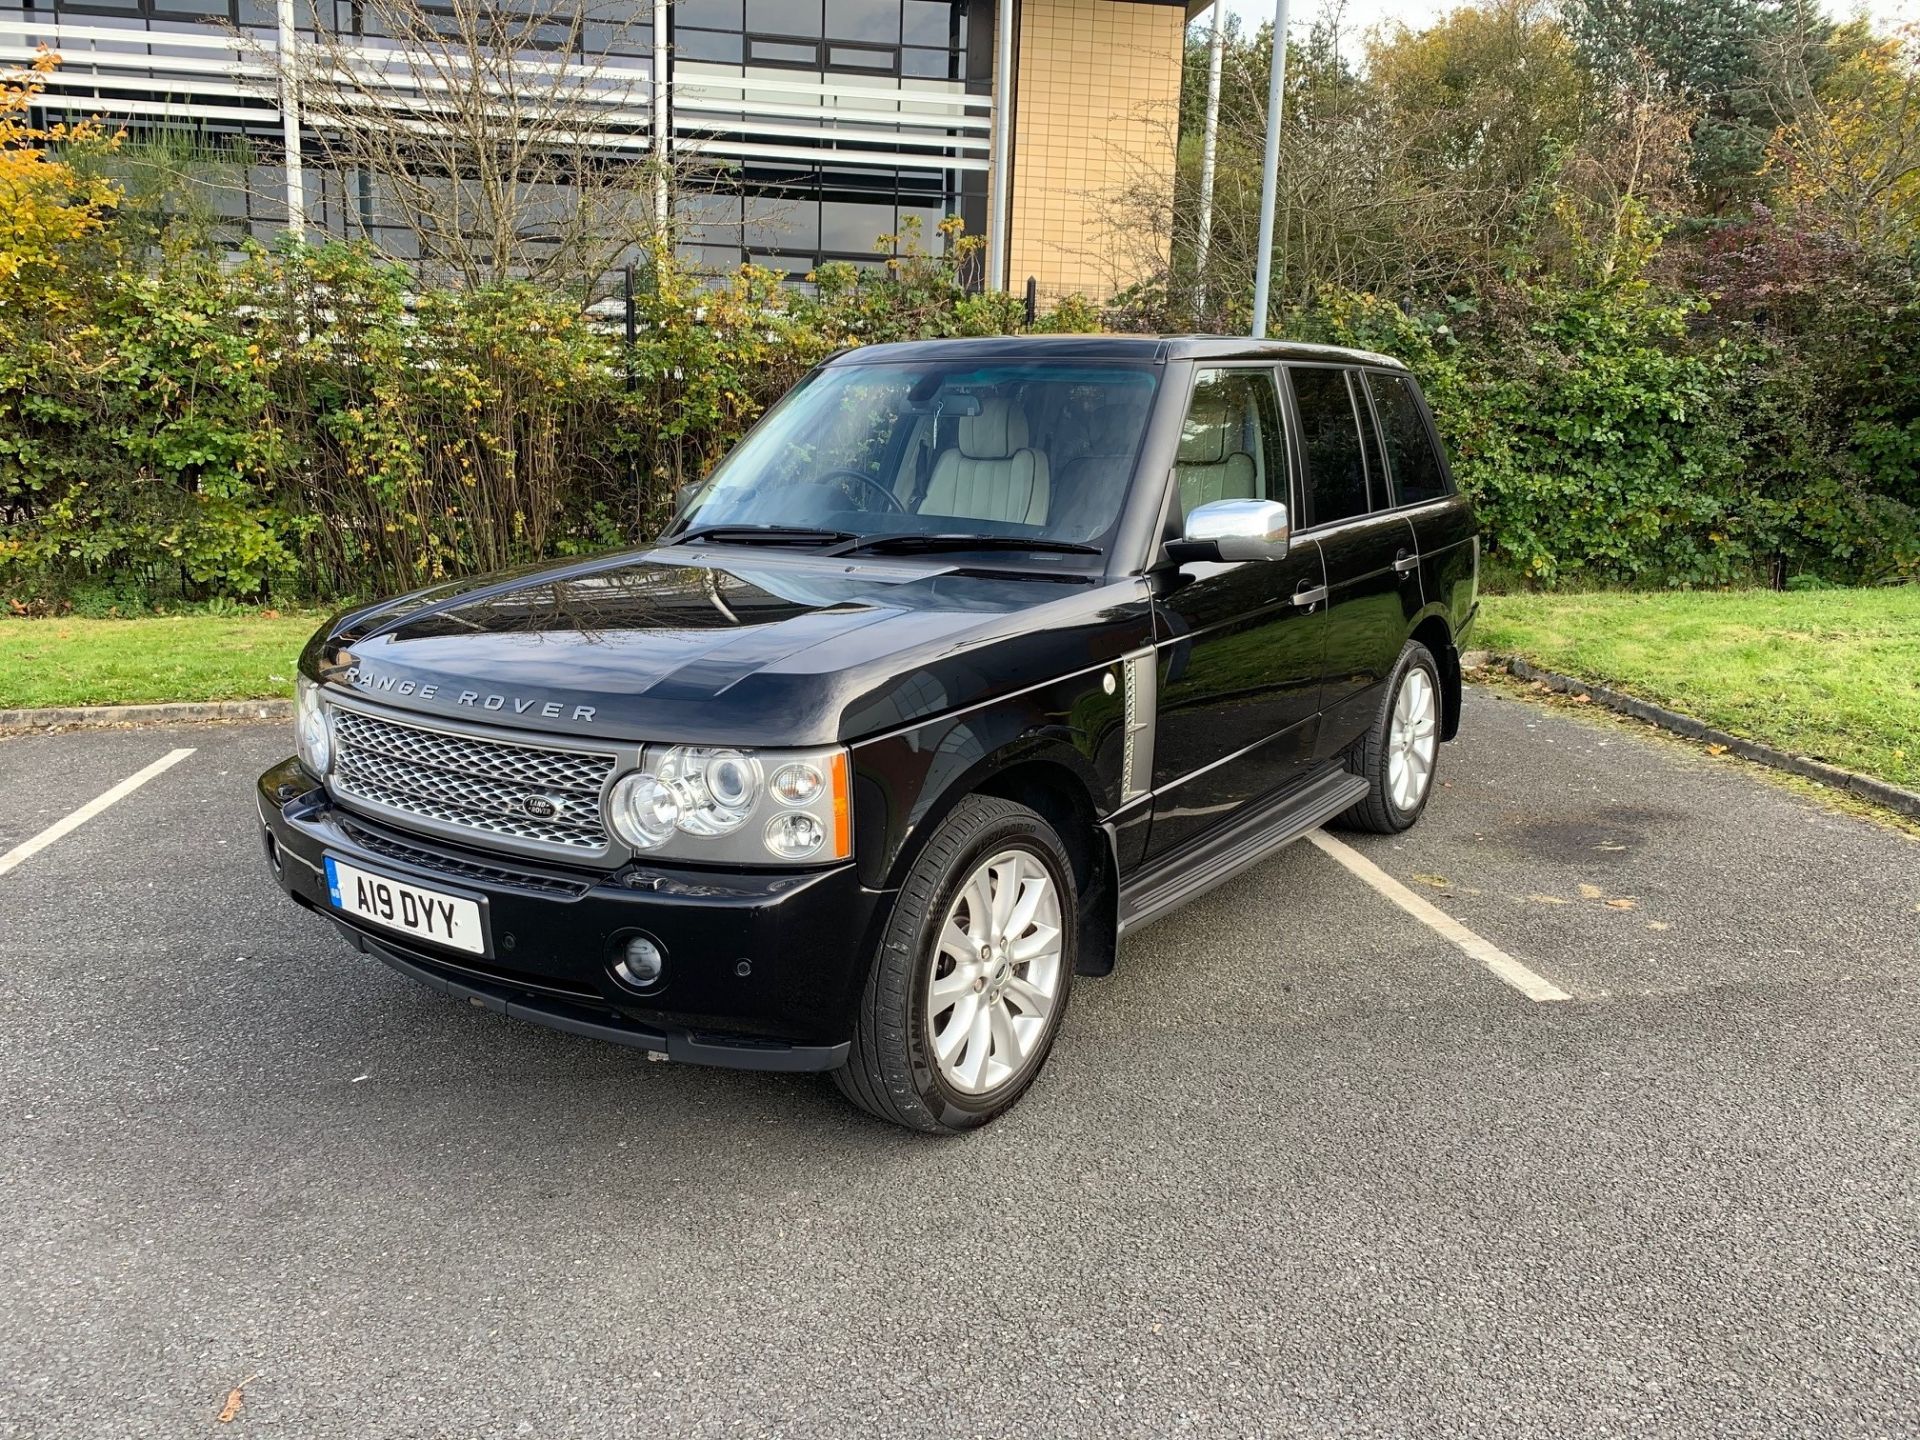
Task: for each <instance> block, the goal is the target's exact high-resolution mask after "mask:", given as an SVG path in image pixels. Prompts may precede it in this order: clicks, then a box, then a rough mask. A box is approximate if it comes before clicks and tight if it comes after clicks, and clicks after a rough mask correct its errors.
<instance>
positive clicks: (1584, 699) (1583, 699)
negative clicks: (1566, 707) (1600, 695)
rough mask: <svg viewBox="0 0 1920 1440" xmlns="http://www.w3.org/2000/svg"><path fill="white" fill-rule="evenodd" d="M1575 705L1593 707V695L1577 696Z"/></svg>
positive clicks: (1574, 698) (1574, 701)
mask: <svg viewBox="0 0 1920 1440" xmlns="http://www.w3.org/2000/svg"><path fill="white" fill-rule="evenodd" d="M1573 703H1574V704H1576V705H1591V704H1592V703H1593V697H1592V696H1591V695H1576V696H1574V697H1573Z"/></svg>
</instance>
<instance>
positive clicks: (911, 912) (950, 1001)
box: [834, 795, 1080, 1134]
mask: <svg viewBox="0 0 1920 1440" xmlns="http://www.w3.org/2000/svg"><path fill="white" fill-rule="evenodd" d="M1041 881H1044V882H1045V884H1044V885H1043V884H1040V883H1038V882H1041ZM977 883H979V884H984V890H982V889H976V888H975V886H976V884H977ZM1048 887H1051V889H1050V891H1049V889H1048ZM1002 895H1005V896H1007V897H1008V898H1007V900H1006V902H1005V904H1006V907H1007V908H1005V909H998V908H996V906H995V904H994V902H995V901H998V900H999V899H1000V897H1001V896H1002ZM976 897H979V899H978V900H976ZM1049 898H1051V901H1052V903H1051V904H1049ZM1078 900H1079V897H1078V894H1077V893H1076V891H1075V889H1074V885H1073V863H1072V861H1071V860H1070V859H1069V858H1068V856H1067V851H1066V847H1065V846H1064V845H1062V844H1061V842H1060V837H1059V836H1058V835H1057V834H1055V833H1054V830H1053V827H1052V826H1050V825H1049V824H1048V823H1047V822H1046V821H1045V820H1044V819H1042V818H1041V817H1040V816H1039V815H1038V814H1036V813H1035V812H1034V811H1032V810H1029V809H1028V808H1027V807H1026V806H1024V805H1017V804H1015V803H1014V802H1013V801H1011V800H1001V799H996V798H993V797H990V796H984V795H970V796H968V797H967V798H966V799H965V800H962V801H961V802H960V804H959V805H958V806H957V807H956V808H955V809H954V811H953V813H952V814H951V815H949V816H948V817H947V819H946V820H945V821H944V822H942V824H941V825H940V828H939V829H938V830H937V831H935V833H934V836H933V838H932V839H931V840H930V841H929V842H928V843H927V848H926V849H925V850H924V851H922V852H921V854H920V857H919V859H918V860H916V861H915V862H914V865H913V868H912V870H911V871H909V872H908V875H907V879H906V883H905V884H904V885H902V886H901V887H900V894H899V898H898V899H897V900H896V901H895V902H894V908H893V914H892V915H891V916H890V917H889V918H888V922H887V928H886V932H885V934H884V935H883V936H882V937H881V941H880V951H879V953H878V954H877V955H876V956H875V957H874V960H873V965H872V967H871V969H870V970H869V972H868V975H867V984H866V989H865V991H864V992H863V993H862V995H861V999H860V1009H859V1014H858V1017H857V1019H856V1022H855V1029H854V1037H853V1048H852V1050H851V1051H850V1052H849V1053H848V1056H847V1063H846V1065H845V1066H844V1067H843V1068H842V1069H840V1070H838V1071H835V1072H834V1080H835V1082H836V1083H837V1084H838V1085H839V1087H840V1089H841V1092H842V1093H843V1094H845V1095H846V1097H847V1098H848V1099H849V1100H851V1101H853V1103H854V1104H856V1105H858V1106H859V1107H860V1108H861V1109H863V1110H865V1111H867V1112H868V1113H869V1114H872V1115H877V1116H878V1117H879V1118H881V1119H882V1120H891V1121H893V1122H894V1123H895V1124H896V1125H904V1126H906V1127H907V1128H908V1129H911V1130H921V1131H926V1132H929V1133H934V1134H957V1133H960V1132H963V1131H967V1130H974V1129H978V1128H979V1127H980V1126H982V1125H985V1124H986V1123H987V1122H988V1121H990V1120H992V1119H993V1118H994V1117H995V1116H998V1115H1001V1114H1003V1113H1005V1112H1006V1111H1007V1110H1008V1109H1009V1108H1010V1107H1011V1106H1012V1105H1013V1104H1014V1102H1015V1101H1017V1100H1018V1099H1019V1098H1020V1097H1021V1095H1023V1094H1025V1093H1026V1090H1027V1087H1028V1086H1030V1085H1031V1084H1033V1081H1034V1079H1035V1077H1036V1076H1038V1075H1039V1073H1040V1071H1041V1068H1042V1067H1043V1066H1044V1065H1045V1063H1046V1059H1047V1055H1048V1053H1049V1052H1050V1051H1051V1050H1052V1048H1053V1040H1054V1037H1055V1036H1056V1035H1057V1034H1058V1033H1059V1030H1060V1021H1061V1018H1062V1017H1063V1016H1064V1015H1065V1013H1066V1008H1067V997H1068V994H1069V992H1070V991H1071V989H1072V987H1073V970H1074V961H1075V959H1076V957H1077V954H1078V950H1079V939H1080V937H1079V929H1078V919H1079V904H1078ZM1023 906H1026V907H1027V908H1028V915H1027V917H1026V918H1023V917H1022V916H1021V913H1020V912H1021V909H1022V907H1023ZM976 912H977V913H976ZM949 921H951V922H952V924H953V929H952V930H951V931H950V930H949V929H948V923H949ZM1014 921H1020V928H1019V929H1018V930H1017V931H1009V930H1008V928H1007V927H1008V926H1009V925H1011V924H1012V923H1013V922H1014ZM1055 921H1057V924H1056V923H1054V922H1055ZM1049 931H1052V932H1055V938H1053V939H1049V938H1048V934H1047V932H1049ZM1002 938H1005V939H1007V941H1008V947H1007V948H1008V949H1010V950H1011V951H1012V952H1013V954H1021V953H1025V954H1027V955H1028V956H1029V958H1027V959H1024V960H1016V959H1013V958H1012V955H1009V954H1005V953H1001V952H1000V950H999V949H998V948H997V947H998V942H999V941H1000V940H1001V939H1002ZM1056 945H1057V951H1056V950H1055V948H1054V947H1055V946H1056ZM983 950H984V951H985V952H986V953H985V954H984V956H983V955H982V951H983ZM1049 967H1050V969H1049ZM936 985H937V986H938V987H939V989H938V990H937V991H936V990H935V988H934V987H935V986H936ZM1042 1000H1045V1002H1046V1003H1045V1005H1044V1007H1043V1006H1042V1005H1041V1003H1040V1002H1041V1001H1042ZM943 1002H946V1003H943ZM934 1006H940V1008H939V1009H938V1010H935V1009H934V1008H932V1007H934ZM996 1057H997V1058H996ZM1010 1058H1011V1059H1013V1060H1015V1061H1016V1062H1017V1063H1009V1060H1010ZM976 1061H977V1062H978V1063H977V1064H976V1063H975V1062H976ZM969 1081H971V1082H972V1083H969Z"/></svg>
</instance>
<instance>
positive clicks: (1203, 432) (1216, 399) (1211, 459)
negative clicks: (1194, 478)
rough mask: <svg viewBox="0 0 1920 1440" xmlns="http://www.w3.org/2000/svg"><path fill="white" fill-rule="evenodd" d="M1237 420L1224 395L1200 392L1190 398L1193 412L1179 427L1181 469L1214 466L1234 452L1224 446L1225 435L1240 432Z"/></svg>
mask: <svg viewBox="0 0 1920 1440" xmlns="http://www.w3.org/2000/svg"><path fill="white" fill-rule="evenodd" d="M1239 422H1240V416H1239V414H1238V413H1237V411H1236V409H1235V407H1234V406H1233V404H1232V403H1231V402H1230V401H1229V399H1228V398H1227V396H1226V395H1224V394H1222V393H1221V392H1220V391H1218V390H1213V391H1207V390H1202V391H1199V392H1198V393H1196V394H1195V395H1194V397H1193V408H1192V409H1190V410H1189V411H1188V412H1187V418H1186V420H1185V421H1184V422H1183V423H1182V424H1181V427H1180V453H1179V454H1178V455H1177V456H1176V457H1175V459H1176V461H1177V463H1179V464H1181V465H1218V464H1219V463H1220V462H1221V461H1223V460H1225V459H1226V458H1227V455H1228V452H1230V451H1232V450H1237V449H1238V448H1239V447H1238V446H1236V445H1230V444H1228V443H1227V442H1228V434H1227V432H1228V431H1229V430H1230V429H1231V430H1236V431H1237V430H1238V429H1239V428H1240V424H1239Z"/></svg>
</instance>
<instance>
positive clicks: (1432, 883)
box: [1413, 875, 1453, 890]
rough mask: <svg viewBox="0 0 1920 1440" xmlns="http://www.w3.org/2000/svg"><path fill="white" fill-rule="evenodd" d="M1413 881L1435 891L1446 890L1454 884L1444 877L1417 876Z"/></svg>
mask: <svg viewBox="0 0 1920 1440" xmlns="http://www.w3.org/2000/svg"><path fill="white" fill-rule="evenodd" d="M1413 879H1414V880H1415V881H1416V882H1417V883H1419V884H1421V885H1425V886H1427V887H1428V888H1430V889H1433V890H1445V889H1446V888H1447V887H1448V886H1449V885H1451V884H1453V882H1452V881H1451V880H1449V879H1447V877H1446V876H1444V875H1415V876H1414V877H1413Z"/></svg>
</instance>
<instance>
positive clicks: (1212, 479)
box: [1173, 392, 1260, 519]
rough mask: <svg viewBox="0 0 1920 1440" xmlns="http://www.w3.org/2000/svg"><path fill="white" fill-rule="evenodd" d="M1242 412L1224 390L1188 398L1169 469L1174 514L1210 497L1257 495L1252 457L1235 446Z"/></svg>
mask: <svg viewBox="0 0 1920 1440" xmlns="http://www.w3.org/2000/svg"><path fill="white" fill-rule="evenodd" d="M1242 418H1243V417H1242V415H1241V412H1240V409H1239V407H1238V406H1235V405H1233V404H1232V403H1231V402H1230V401H1229V399H1228V397H1227V396H1226V395H1225V394H1222V393H1219V392H1214V393H1211V394H1209V393H1204V392H1203V393H1201V394H1199V395H1196V396H1195V397H1194V401H1193V409H1192V410H1191V411H1190V412H1188V415H1187V418H1186V422H1185V424H1184V425H1183V426H1182V427H1181V431H1180V449H1179V451H1178V453H1177V454H1176V455H1175V456H1174V466H1173V473H1174V477H1175V479H1176V480H1177V481H1178V482H1179V485H1180V515H1181V518H1182V519H1185V518H1186V517H1187V516H1188V515H1190V514H1192V513H1193V511H1194V509H1195V507H1197V506H1200V505H1208V504H1211V503H1212V502H1214V501H1215V500H1254V499H1258V498H1259V494H1260V473H1259V470H1258V469H1257V468H1256V467H1255V465H1254V463H1253V456H1251V455H1249V454H1247V452H1246V451H1244V450H1241V449H1238V448H1235V447H1236V446H1237V444H1238V442H1239V440H1240V435H1241V428H1242Z"/></svg>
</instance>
